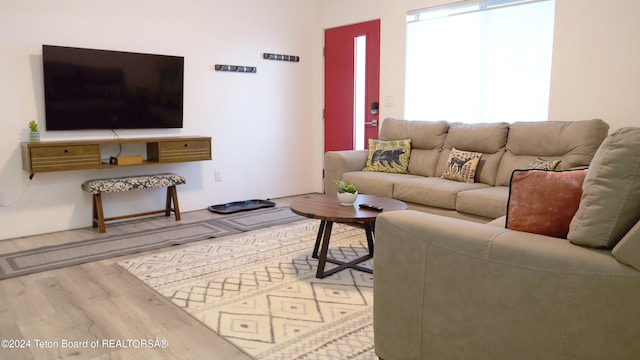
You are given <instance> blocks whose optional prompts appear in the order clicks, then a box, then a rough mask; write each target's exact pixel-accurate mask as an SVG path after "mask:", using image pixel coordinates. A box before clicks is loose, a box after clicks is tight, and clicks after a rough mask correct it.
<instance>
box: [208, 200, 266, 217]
mask: <svg viewBox="0 0 640 360" xmlns="http://www.w3.org/2000/svg"><path fill="white" fill-rule="evenodd" d="M274 206H276V203H274V202H271V201H268V200H245V201H234V202H230V203H226V204H219V205H211V206H209V210H210V211H213V212H214V213H218V214H232V213H236V212H239V211H249V210H255V209H261V208H269V207H274Z"/></svg>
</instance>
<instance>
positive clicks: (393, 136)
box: [324, 119, 609, 222]
mask: <svg viewBox="0 0 640 360" xmlns="http://www.w3.org/2000/svg"><path fill="white" fill-rule="evenodd" d="M608 129H609V126H608V125H607V124H606V123H605V122H604V121H602V120H597V119H596V120H584V121H566V122H563V121H545V122H516V123H512V124H508V123H490V124H465V123H449V122H446V121H408V120H399V119H386V120H385V121H384V122H383V123H382V125H381V129H380V140H401V139H411V154H410V158H409V163H408V173H406V174H400V173H387V172H372V171H362V169H363V168H364V167H365V163H366V161H367V156H368V151H367V150H350V151H330V152H327V153H326V154H325V164H324V165H325V192H326V193H334V192H335V181H336V180H344V181H346V182H350V183H353V184H355V185H356V186H357V188H358V191H359V192H360V193H364V194H373V195H381V196H387V197H393V198H396V199H399V200H402V201H404V202H406V203H407V204H408V205H409V208H410V209H419V210H421V211H427V212H431V213H435V214H442V215H447V216H451V217H457V218H463V219H468V220H477V221H482V222H486V221H488V220H491V219H495V218H498V217H500V216H503V215H504V214H505V209H506V204H507V198H508V193H509V187H508V185H509V180H510V177H511V173H512V171H513V170H514V169H517V168H524V167H527V166H528V165H529V164H530V163H531V162H532V161H533V160H536V159H538V158H542V159H544V160H561V162H560V164H559V165H558V169H569V168H573V167H578V166H586V165H588V164H589V162H590V161H591V158H592V157H593V154H594V153H595V151H596V150H597V149H598V146H599V145H600V143H601V142H602V140H603V139H604V138H605V137H606V136H607V133H608ZM453 148H456V149H458V150H465V151H473V152H480V153H482V157H481V158H480V163H479V164H478V167H477V170H476V174H475V182H473V183H465V182H459V181H453V180H448V179H443V178H441V176H442V174H443V172H444V171H445V169H446V167H447V161H448V158H449V155H450V153H451V150H452V149H453Z"/></svg>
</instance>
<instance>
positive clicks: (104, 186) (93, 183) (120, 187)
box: [82, 173, 187, 194]
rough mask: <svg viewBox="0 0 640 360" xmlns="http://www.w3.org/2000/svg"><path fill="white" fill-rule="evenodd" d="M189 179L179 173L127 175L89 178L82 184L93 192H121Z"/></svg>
mask: <svg viewBox="0 0 640 360" xmlns="http://www.w3.org/2000/svg"><path fill="white" fill-rule="evenodd" d="M186 182H187V181H186V180H185V178H184V177H182V176H180V175H177V174H171V173H166V174H154V175H137V176H125V177H118V178H110V179H95V180H88V181H85V182H84V183H83V184H82V190H84V191H87V192H90V193H92V194H101V193H110V192H121V191H129V190H140V189H156V188H163V187H168V186H174V185H180V184H184V183H186Z"/></svg>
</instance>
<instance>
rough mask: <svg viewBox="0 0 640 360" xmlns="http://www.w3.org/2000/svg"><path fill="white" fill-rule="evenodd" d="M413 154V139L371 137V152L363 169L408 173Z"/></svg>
mask: <svg viewBox="0 0 640 360" xmlns="http://www.w3.org/2000/svg"><path fill="white" fill-rule="evenodd" d="M410 156H411V139H403V140H386V141H385V140H375V139H369V154H368V157H367V162H366V164H365V167H364V169H362V171H379V172H389V173H401V174H406V173H407V172H408V171H407V169H408V168H409V157H410Z"/></svg>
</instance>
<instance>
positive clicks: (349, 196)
mask: <svg viewBox="0 0 640 360" xmlns="http://www.w3.org/2000/svg"><path fill="white" fill-rule="evenodd" d="M336 185H338V201H340V205H343V206H352V205H353V203H354V202H356V199H358V189H356V186H355V185H353V184H348V183H345V182H344V181H342V180H336Z"/></svg>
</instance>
